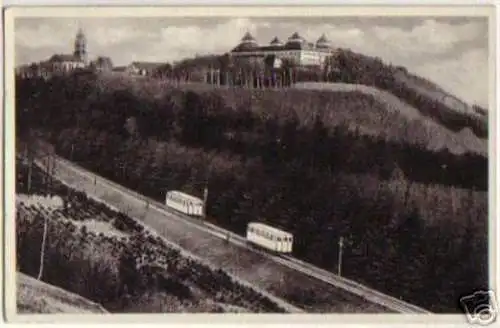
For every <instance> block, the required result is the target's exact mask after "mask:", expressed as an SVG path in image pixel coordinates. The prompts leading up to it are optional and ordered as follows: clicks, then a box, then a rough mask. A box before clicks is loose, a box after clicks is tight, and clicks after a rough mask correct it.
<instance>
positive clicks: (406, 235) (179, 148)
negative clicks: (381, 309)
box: [17, 79, 488, 312]
mask: <svg viewBox="0 0 500 328" xmlns="http://www.w3.org/2000/svg"><path fill="white" fill-rule="evenodd" d="M92 83H93V82H92V80H83V79H80V80H78V79H77V80H75V81H70V80H66V81H65V84H64V86H65V87H64V88H63V89H62V90H64V93H63V92H61V91H60V90H61V89H58V88H57V86H55V85H51V84H50V83H48V84H45V85H43V84H36V88H35V89H31V85H28V84H23V85H19V87H18V90H19V94H18V96H19V98H18V108H27V111H26V112H23V111H19V112H18V114H19V116H18V121H17V123H18V125H19V129H18V130H17V131H18V133H20V134H21V133H23V132H24V131H25V129H26V128H29V127H34V128H39V129H41V130H45V131H46V133H47V136H48V137H49V138H50V139H51V141H52V142H53V143H54V144H55V145H56V146H57V151H58V152H59V153H60V154H62V155H63V156H65V157H67V158H70V159H72V160H74V161H77V162H79V163H80V164H81V165H83V166H86V167H87V168H89V169H91V170H95V171H96V172H98V173H100V174H102V175H104V176H106V177H108V178H111V179H113V180H115V181H117V182H119V183H121V184H124V185H126V186H128V187H130V188H133V189H136V190H137V191H139V192H141V193H144V194H146V195H149V196H151V197H154V198H156V199H158V200H163V198H164V192H165V191H166V190H168V189H180V190H184V191H187V192H190V193H193V194H195V195H198V196H201V195H202V190H201V187H200V185H201V184H200V181H205V179H206V177H207V175H208V176H209V190H210V191H209V199H208V214H209V217H210V218H211V220H213V221H214V222H215V223H216V224H219V225H221V226H224V227H227V228H229V229H231V230H233V231H235V232H238V233H243V232H244V230H245V228H246V224H247V223H248V222H249V221H250V220H256V219H258V220H264V221H265V222H268V223H270V224H273V225H276V226H279V227H282V228H285V229H286V230H289V231H291V232H292V233H294V235H295V246H294V248H295V250H294V255H295V256H298V257H300V258H303V259H306V260H308V261H311V262H313V263H315V264H317V265H319V266H322V267H324V268H327V269H334V268H335V266H336V264H337V257H336V256H337V255H336V254H337V251H338V249H337V246H336V245H337V240H338V238H339V237H340V236H345V237H346V238H347V239H348V240H349V246H348V247H346V249H345V257H344V268H345V274H346V275H347V276H348V277H351V278H354V279H356V280H361V281H363V282H365V283H367V284H369V285H372V286H374V287H376V288H379V289H381V290H383V291H385V292H387V293H390V294H392V295H395V296H401V297H402V298H404V299H406V300H408V301H412V302H415V303H417V304H419V305H422V306H425V307H428V308H429V309H431V310H434V311H442V312H454V311H457V299H458V297H459V296H460V295H461V294H464V293H469V292H472V291H473V290H475V289H480V288H483V287H485V286H486V284H487V272H488V271H487V217H488V216H487V208H488V206H487V192H486V190H487V182H486V181H487V159H486V158H484V157H481V156H476V155H463V156H458V155H453V154H451V153H446V152H442V153H441V154H439V153H435V152H432V151H430V150H428V149H426V148H425V147H418V146H416V145H412V144H409V143H407V142H393V143H390V142H386V141H383V140H380V139H378V138H374V137H364V136H362V134H361V133H360V132H359V131H358V132H357V131H355V130H354V131H350V129H348V128H346V127H344V128H335V126H330V125H328V124H327V122H326V121H325V120H319V119H312V118H313V117H314V115H313V114H314V112H312V113H311V116H310V117H309V116H308V115H304V116H300V115H297V116H296V118H295V119H291V120H285V119H284V117H286V118H288V117H289V116H287V115H272V113H273V110H264V109H269V108H271V109H272V106H262V107H263V109H262V111H259V110H257V109H255V108H254V106H256V105H255V102H253V101H250V100H249V102H248V103H246V102H245V101H241V102H239V103H238V105H237V106H234V105H232V104H231V101H232V100H231V99H232V98H231V96H230V91H231V90H226V91H227V92H226V93H227V97H226V96H224V98H217V97H213V95H211V94H203V95H200V94H197V93H193V92H187V91H182V92H179V91H175V92H174V91H172V96H171V97H165V98H161V99H156V100H153V99H141V98H137V96H135V95H134V94H133V93H131V92H128V93H127V91H126V90H124V91H120V92H118V93H106V94H101V93H98V94H96V92H100V91H97V90H96V88H95V87H93V86H92ZM55 90H59V91H56V92H55ZM294 92H299V91H294ZM37 93H38V95H36V94H37ZM226 93H224V95H226ZM252 96H256V97H261V96H262V95H259V94H258V93H254V94H252ZM35 97H36V98H35ZM233 97H239V96H235V95H233ZM240 98H241V97H240ZM357 98H359V97H358V96H357V95H355V96H353V97H352V101H354V99H357ZM328 99H329V102H328V103H325V106H331V101H333V100H332V99H330V98H328ZM349 99H350V98H346V102H345V103H342V106H344V105H346V106H347V104H348V103H349ZM285 103H286V102H285ZM294 103H297V102H296V101H294ZM258 104H260V103H258ZM288 104H289V106H290V108H288V110H289V113H292V112H296V113H299V112H298V111H297V107H292V104H291V102H288ZM363 104H364V106H373V107H375V106H376V105H375V104H374V103H373V102H370V101H367V102H366V103H363ZM37 106H39V107H38V108H37V109H36V110H34V109H35V108H36V107H37ZM259 106H260V105H259ZM295 106H302V104H297V105H295ZM344 107H345V106H344ZM369 108H370V107H368V110H367V111H368V112H369V111H370V110H369ZM339 109H340V108H339ZM280 110H283V112H279V114H281V113H286V111H285V109H284V108H283V109H280ZM329 110H333V108H331V109H329ZM353 112H354V110H353ZM358 112H359V111H358ZM266 113H267V115H266ZM304 113H306V111H304ZM335 113H336V114H337V115H336V116H338V115H342V113H343V112H341V111H339V112H335ZM270 114H271V115H270ZM308 117H309V118H308ZM319 117H323V116H319ZM450 226H452V227H453V229H450ZM471 251H472V252H473V253H474V254H476V255H477V256H475V257H474V258H473V256H471V255H470V252H471ZM461 258H463V259H466V260H464V261H459V260H458V259H461ZM467 276H472V277H474V278H472V279H470V278H467Z"/></svg>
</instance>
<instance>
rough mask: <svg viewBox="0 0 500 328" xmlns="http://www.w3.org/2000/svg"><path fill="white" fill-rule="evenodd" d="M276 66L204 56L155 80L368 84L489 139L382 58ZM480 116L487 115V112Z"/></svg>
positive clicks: (472, 118)
mask: <svg viewBox="0 0 500 328" xmlns="http://www.w3.org/2000/svg"><path fill="white" fill-rule="evenodd" d="M277 60H278V57H277V56H276V55H268V56H266V57H248V58H239V57H232V56H231V55H230V54H224V55H222V56H205V57H198V58H194V59H186V60H184V61H181V62H179V63H177V64H175V65H171V64H165V65H163V66H161V67H159V68H158V70H157V71H156V72H155V74H154V75H155V76H157V77H161V78H166V79H175V80H179V79H180V77H181V76H186V79H187V80H193V79H192V76H193V75H194V76H197V78H194V80H195V81H198V82H208V83H210V84H214V85H217V86H243V87H247V88H264V87H266V88H267V87H284V86H290V85H293V84H295V83H297V82H304V81H314V82H343V83H355V84H364V85H369V86H374V87H377V88H381V89H383V90H386V91H388V92H390V93H392V94H394V95H395V96H397V97H399V98H400V99H402V100H403V101H404V102H407V103H408V104H410V105H412V106H414V107H416V108H417V109H418V110H420V111H421V112H422V113H423V114H424V115H427V116H430V117H432V118H433V119H435V120H437V121H438V122H439V123H440V124H443V125H444V126H446V127H447V128H450V129H452V130H453V131H460V130H461V129H463V128H467V127H469V128H471V129H472V131H473V132H474V133H475V134H476V135H477V136H478V137H480V138H487V137H488V129H487V127H488V124H487V121H486V118H485V117H482V116H476V115H470V114H467V113H460V111H458V109H453V108H449V107H448V106H447V105H446V104H445V103H443V102H441V101H439V100H437V99H432V98H431V97H429V96H428V95H427V94H426V93H425V92H420V91H419V90H417V89H416V88H414V87H412V86H411V85H409V84H408V83H407V82H406V81H407V80H408V79H406V78H405V79H399V78H398V76H400V75H401V74H402V73H403V74H405V75H404V76H407V77H411V75H409V74H408V73H404V72H405V70H402V69H401V68H398V67H394V66H391V65H387V64H385V63H383V62H382V60H381V59H380V58H371V57H368V56H364V55H361V54H357V53H354V52H352V51H351V50H347V49H342V50H340V51H337V52H336V53H335V54H334V55H332V56H330V57H328V58H327V59H326V61H325V63H324V65H323V66H314V67H302V66H300V65H299V64H298V63H297V62H296V61H294V60H292V59H289V58H281V59H279V60H280V64H279V65H275V64H276V62H277ZM428 84H430V82H429V83H428ZM428 88H430V86H429V87H428ZM476 107H477V106H476ZM476 112H478V113H484V109H479V110H476Z"/></svg>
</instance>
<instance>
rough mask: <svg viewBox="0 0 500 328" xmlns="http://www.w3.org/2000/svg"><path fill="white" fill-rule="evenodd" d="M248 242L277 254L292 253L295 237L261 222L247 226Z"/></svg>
mask: <svg viewBox="0 0 500 328" xmlns="http://www.w3.org/2000/svg"><path fill="white" fill-rule="evenodd" d="M246 238H247V240H248V241H249V242H250V243H253V244H256V245H258V246H260V247H263V248H266V249H268V250H270V251H273V252H277V253H291V252H292V245H293V235H292V234H291V233H289V232H286V231H283V230H280V229H277V228H274V227H271V226H269V225H266V224H264V223H260V222H250V223H249V224H248V226H247V237H246Z"/></svg>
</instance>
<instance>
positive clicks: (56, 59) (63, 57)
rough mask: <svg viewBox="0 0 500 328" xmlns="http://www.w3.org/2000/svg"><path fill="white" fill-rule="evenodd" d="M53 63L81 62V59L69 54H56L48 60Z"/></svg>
mask: <svg viewBox="0 0 500 328" xmlns="http://www.w3.org/2000/svg"><path fill="white" fill-rule="evenodd" d="M48 61H49V62H51V63H62V62H81V60H80V59H79V58H78V57H76V56H74V55H68V54H55V55H53V56H52V57H50V59H49V60H48Z"/></svg>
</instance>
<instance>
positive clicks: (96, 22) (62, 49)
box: [15, 17, 489, 108]
mask: <svg viewBox="0 0 500 328" xmlns="http://www.w3.org/2000/svg"><path fill="white" fill-rule="evenodd" d="M79 27H81V28H82V29H83V31H84V33H85V35H86V36H87V42H88V47H87V49H88V53H89V58H90V59H92V58H95V57H96V56H109V57H111V59H112V61H113V63H114V65H115V66H120V65H127V64H129V63H130V62H132V61H155V62H172V61H176V60H180V59H182V58H185V57H193V56H195V55H196V54H199V55H202V54H208V53H224V52H227V51H230V50H231V49H232V48H233V47H235V46H236V45H237V44H238V43H239V41H240V39H241V37H242V36H243V35H244V34H245V32H247V31H249V32H250V33H252V34H253V36H254V37H255V38H256V39H257V41H258V42H259V43H261V44H268V43H269V42H270V41H271V39H272V38H273V37H274V36H278V37H279V38H280V39H281V40H282V41H286V39H287V38H288V37H289V36H290V35H291V34H292V33H294V32H296V31H297V32H299V34H301V35H302V36H303V37H304V38H306V39H307V40H308V41H310V42H314V41H316V40H317V39H318V38H319V37H320V36H321V34H323V33H324V34H325V35H326V36H327V38H328V39H329V40H330V41H331V43H332V45H333V46H334V47H342V48H350V49H352V50H353V51H355V52H360V53H363V54H366V55H370V56H378V57H380V58H381V59H382V60H383V61H384V62H386V63H391V64H394V65H400V66H404V67H406V68H407V69H408V70H409V71H410V72H412V73H415V74H417V75H420V76H422V77H425V78H427V79H429V80H431V81H433V82H436V83H437V84H439V85H440V86H441V87H443V88H444V89H445V90H447V91H449V92H451V93H452V94H454V95H456V96H458V97H459V98H461V99H463V100H465V101H466V102H468V103H470V104H478V105H481V106H483V107H486V108H487V107H488V72H489V69H488V21H487V19H486V18H480V17H404V18H399V17H286V18H285V17H276V18H273V17H266V18H246V17H234V18H228V17H223V18H216V17H206V18H199V17H198V18H180V17H165V18H158V17H144V18H118V17H112V18H102V17H86V18H59V17H57V18H46V17H44V18H36V17H29V18H27V17H23V18H16V20H15V51H16V58H15V60H16V65H20V64H26V63H31V62H34V61H41V60H46V59H48V58H49V57H50V56H51V55H52V54H54V53H72V51H73V43H74V37H75V34H76V32H77V30H78V28H79Z"/></svg>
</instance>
